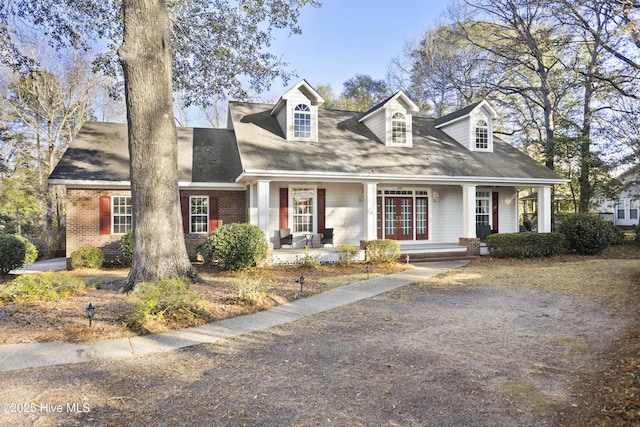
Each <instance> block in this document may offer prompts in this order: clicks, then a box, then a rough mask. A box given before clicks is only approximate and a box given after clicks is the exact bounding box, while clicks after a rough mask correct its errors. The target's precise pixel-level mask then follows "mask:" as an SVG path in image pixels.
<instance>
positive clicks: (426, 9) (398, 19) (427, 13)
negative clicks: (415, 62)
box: [262, 0, 450, 101]
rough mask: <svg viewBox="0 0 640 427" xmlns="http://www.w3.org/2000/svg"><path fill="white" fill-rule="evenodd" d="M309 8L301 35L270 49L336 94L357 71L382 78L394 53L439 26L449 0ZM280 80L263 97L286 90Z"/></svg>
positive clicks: (363, 1) (330, 3)
mask: <svg viewBox="0 0 640 427" xmlns="http://www.w3.org/2000/svg"><path fill="white" fill-rule="evenodd" d="M320 1H321V2H322V7H320V8H313V7H305V8H304V9H303V10H302V12H301V16H300V19H299V24H300V27H301V28H302V34H301V35H294V36H290V37H287V36H286V35H284V36H280V37H279V38H277V39H276V40H275V41H274V43H273V49H272V52H274V53H276V54H279V55H283V56H284V60H285V61H286V62H288V63H289V69H290V70H293V71H295V72H296V73H297V75H298V77H297V78H295V79H293V81H290V82H289V85H288V86H293V85H294V84H295V83H297V82H298V81H299V80H300V79H303V78H304V79H306V80H307V81H308V82H309V83H310V84H311V85H313V86H316V85H318V84H327V83H329V84H331V86H332V88H333V91H334V93H335V94H336V95H338V94H340V92H342V84H343V83H344V82H345V81H346V80H348V79H349V78H351V77H353V76H354V75H356V74H367V75H370V76H371V77H373V78H374V79H384V78H385V77H386V73H387V68H388V66H389V62H390V61H391V59H392V58H394V57H396V56H398V54H399V53H400V52H401V51H402V48H403V46H404V45H405V43H406V42H407V41H409V40H413V39H414V38H416V37H417V36H419V35H420V34H421V33H422V32H424V31H425V30H427V29H429V28H433V27H435V26H436V25H437V23H438V20H439V19H440V16H441V14H442V13H443V12H444V11H445V9H446V8H447V5H448V4H449V3H450V0H395V1H393V0H384V1H383V0H320ZM286 89H288V88H287V87H283V86H282V85H281V84H280V82H279V81H278V82H276V83H274V85H273V86H272V88H271V90H270V91H269V92H268V93H267V94H263V96H262V97H264V98H265V100H267V101H268V100H271V99H270V98H273V97H275V98H276V99H277V98H278V97H279V96H280V95H281V94H282V93H283V92H284V91H285V90H286Z"/></svg>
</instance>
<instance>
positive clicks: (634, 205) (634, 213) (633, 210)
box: [629, 199, 638, 219]
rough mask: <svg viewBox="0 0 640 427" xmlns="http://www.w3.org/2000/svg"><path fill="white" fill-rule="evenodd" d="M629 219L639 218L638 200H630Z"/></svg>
mask: <svg viewBox="0 0 640 427" xmlns="http://www.w3.org/2000/svg"><path fill="white" fill-rule="evenodd" d="M629 219H638V201H637V200H635V199H631V200H629Z"/></svg>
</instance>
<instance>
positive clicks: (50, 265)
mask: <svg viewBox="0 0 640 427" xmlns="http://www.w3.org/2000/svg"><path fill="white" fill-rule="evenodd" d="M66 269H67V259H66V258H52V259H46V260H44V261H36V262H34V263H33V264H31V265H30V266H27V267H23V268H17V269H15V270H11V271H10V272H9V273H11V274H28V273H44V272H47V271H61V270H66Z"/></svg>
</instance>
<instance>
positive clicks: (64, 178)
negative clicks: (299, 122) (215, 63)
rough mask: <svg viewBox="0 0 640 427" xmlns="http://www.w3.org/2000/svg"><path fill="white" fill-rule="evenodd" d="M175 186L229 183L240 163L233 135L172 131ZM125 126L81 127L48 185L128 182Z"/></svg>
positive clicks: (227, 132)
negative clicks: (175, 143)
mask: <svg viewBox="0 0 640 427" xmlns="http://www.w3.org/2000/svg"><path fill="white" fill-rule="evenodd" d="M177 133H178V179H179V181H180V182H186V183H190V182H194V183H233V182H235V179H236V177H237V176H238V175H239V174H240V171H241V167H240V158H239V156H238V148H237V147H238V146H237V144H236V143H235V136H234V134H233V131H230V130H226V129H206V128H178V130H177ZM127 141H128V139H127V125H126V124H124V123H100V122H89V123H85V124H84V126H83V127H82V129H81V130H80V132H79V133H78V135H77V136H76V137H75V139H74V140H73V142H72V143H71V145H70V146H69V148H68V149H67V151H66V152H65V153H64V156H63V157H62V159H61V160H60V162H59V163H58V165H57V166H56V168H55V170H54V171H53V172H52V173H51V175H50V176H49V181H50V182H51V183H65V184H70V183H90V182H101V183H105V184H107V183H126V182H128V181H129V149H128V147H127Z"/></svg>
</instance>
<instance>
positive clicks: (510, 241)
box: [486, 232, 565, 258]
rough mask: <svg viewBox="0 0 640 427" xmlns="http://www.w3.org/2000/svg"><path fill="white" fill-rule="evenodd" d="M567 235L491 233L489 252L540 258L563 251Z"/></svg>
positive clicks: (512, 256) (488, 245)
mask: <svg viewBox="0 0 640 427" xmlns="http://www.w3.org/2000/svg"><path fill="white" fill-rule="evenodd" d="M564 242H565V237H564V235H563V234H561V233H533V232H525V233H505V234H490V235H489V236H487V239H486V243H487V248H488V249H489V254H491V255H492V256H495V257H498V258H539V257H544V256H551V255H556V254H559V253H561V252H562V251H563V250H564Z"/></svg>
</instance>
